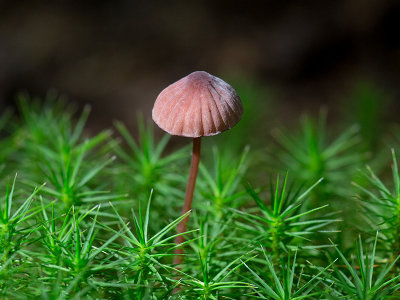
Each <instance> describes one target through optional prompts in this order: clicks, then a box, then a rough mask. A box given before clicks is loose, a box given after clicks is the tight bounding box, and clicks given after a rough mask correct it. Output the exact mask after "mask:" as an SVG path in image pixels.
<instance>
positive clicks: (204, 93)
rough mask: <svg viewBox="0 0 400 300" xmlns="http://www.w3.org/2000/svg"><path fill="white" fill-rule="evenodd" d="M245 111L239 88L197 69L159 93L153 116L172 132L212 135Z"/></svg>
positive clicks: (193, 135) (188, 134) (162, 126)
mask: <svg viewBox="0 0 400 300" xmlns="http://www.w3.org/2000/svg"><path fill="white" fill-rule="evenodd" d="M242 114H243V106H242V102H241V100H240V98H239V96H238V94H237V93H236V91H235V90H234V89H233V88H232V87H231V86H230V85H229V84H228V83H226V82H225V81H223V80H222V79H220V78H218V77H215V76H213V75H211V74H209V73H207V72H204V71H196V72H193V73H191V74H189V75H187V76H186V77H183V78H182V79H180V80H178V81H176V82H175V83H173V84H171V85H170V86H168V87H166V88H165V89H164V90H163V91H161V93H160V94H159V95H158V97H157V99H156V101H155V103H154V107H153V111H152V117H153V120H154V122H155V123H156V124H157V125H158V126H159V127H160V128H161V129H163V130H164V131H166V132H168V133H169V134H171V135H178V136H186V137H193V138H195V137H201V136H211V135H216V134H218V133H221V132H223V131H225V130H228V129H230V128H232V127H233V126H235V125H236V123H237V122H239V120H240V119H241V117H242Z"/></svg>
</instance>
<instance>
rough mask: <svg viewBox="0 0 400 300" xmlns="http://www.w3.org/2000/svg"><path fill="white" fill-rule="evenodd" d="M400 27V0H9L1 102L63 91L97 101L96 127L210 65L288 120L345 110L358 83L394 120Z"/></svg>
mask: <svg viewBox="0 0 400 300" xmlns="http://www.w3.org/2000/svg"><path fill="white" fill-rule="evenodd" d="M399 29H400V1H398V0H393V1H384V0H337V1H319V0H310V1H209V2H207V1H128V0H125V1H123V0H114V1H105V0H104V1H88V0H87V1H66V0H64V1H35V0H31V1H4V0H3V1H0V107H1V108H2V109H4V107H6V106H14V105H15V99H16V95H17V93H18V92H19V91H28V92H29V93H30V94H32V95H39V96H41V95H45V94H46V92H47V91H48V90H49V89H56V90H57V91H58V92H59V93H61V94H63V95H66V96H67V97H68V99H69V100H70V101H73V102H76V103H78V104H80V105H81V104H85V103H89V104H92V108H93V112H92V115H91V119H90V125H91V126H92V127H93V128H104V127H109V126H111V125H112V121H113V120H114V119H119V120H122V121H125V122H127V124H128V125H132V126H133V124H134V123H135V119H136V111H137V110H141V111H142V112H143V113H144V115H145V116H150V115H151V108H152V105H153V102H154V100H155V98H156V96H157V95H158V93H159V92H160V91H161V90H162V89H163V88H164V87H166V86H167V85H168V84H170V83H172V82H174V81H176V80H178V79H179V78H181V77H183V76H185V75H187V74H188V73H190V72H192V71H195V70H205V71H208V72H210V73H212V74H214V75H216V76H218V77H221V78H223V79H225V80H226V81H228V82H230V83H232V85H233V86H234V87H235V88H236V87H237V88H238V90H239V93H240V91H241V90H245V91H246V89H247V92H243V93H244V95H243V94H242V95H241V96H242V98H243V102H244V103H245V102H246V101H247V99H246V97H245V96H246V95H252V97H253V98H254V99H256V100H255V101H256V104H255V105H257V107H258V108H257V110H259V111H265V112H268V111H269V110H272V109H273V108H274V109H275V111H277V112H278V114H279V116H275V118H278V117H279V119H280V121H282V120H283V121H284V122H290V120H293V119H297V117H296V116H297V115H299V113H300V112H302V111H311V112H313V111H317V110H318V109H319V107H320V106H321V105H323V106H327V107H328V108H329V110H330V111H331V112H332V113H331V114H333V115H335V113H337V112H340V111H341V110H343V109H342V107H343V105H347V104H348V102H349V99H351V97H352V95H353V93H355V91H357V89H358V88H359V87H360V86H361V87H362V86H367V87H373V88H371V90H374V91H376V90H379V92H377V93H376V94H377V95H380V96H378V97H381V98H382V101H386V102H385V103H387V104H385V105H388V107H389V108H390V109H387V112H386V115H387V117H390V118H393V119H396V117H397V114H396V109H398V108H399V105H398V104H397V102H398V101H397V100H399V97H400V76H399V75H400V36H399ZM249 89H250V92H249ZM254 90H255V91H256V92H254ZM251 91H253V92H251ZM277 106H279V107H280V108H279V109H278V110H276V107H277ZM345 107H347V108H348V109H349V110H351V108H350V106H345ZM272 119H273V118H272Z"/></svg>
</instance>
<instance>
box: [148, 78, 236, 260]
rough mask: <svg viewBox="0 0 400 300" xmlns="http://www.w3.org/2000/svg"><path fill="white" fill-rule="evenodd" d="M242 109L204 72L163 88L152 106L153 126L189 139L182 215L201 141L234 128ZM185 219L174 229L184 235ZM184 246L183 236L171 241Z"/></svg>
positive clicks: (188, 201) (229, 89) (226, 86)
mask: <svg viewBox="0 0 400 300" xmlns="http://www.w3.org/2000/svg"><path fill="white" fill-rule="evenodd" d="M242 114H243V106H242V103H241V100H240V98H239V96H238V94H237V93H236V91H235V90H234V89H233V88H232V87H231V86H230V85H229V84H227V83H226V82H225V81H223V80H222V79H220V78H218V77H215V76H213V75H211V74H209V73H207V72H204V71H196V72H193V73H191V74H189V75H187V76H186V77H183V78H182V79H180V80H178V81H177V82H175V83H173V84H171V85H170V86H168V87H167V88H165V89H164V90H163V91H162V92H161V93H160V94H159V95H158V97H157V99H156V102H155V103H154V107H153V111H152V117H153V120H154V122H155V123H156V124H157V125H158V126H159V127H160V128H161V129H163V130H164V131H166V132H168V133H169V134H171V135H177V136H185V137H191V138H193V151H192V161H191V165H190V174H189V179H188V183H187V187H186V195H185V202H184V205H183V209H182V214H185V213H186V212H188V211H189V210H190V209H191V207H192V199H193V193H194V188H195V184H196V178H197V173H198V169H199V162H200V146H201V137H203V136H211V135H216V134H219V133H221V132H223V131H225V130H228V129H230V128H232V127H233V126H235V125H236V123H237V122H239V120H240V119H241V117H242ZM188 220H189V216H187V217H186V218H185V219H184V220H182V222H181V223H180V224H179V225H178V232H179V233H183V232H185V231H186V224H187V222H188ZM175 242H176V244H177V245H179V244H181V243H183V242H184V237H183V235H179V236H177V237H176V240H175ZM175 254H176V255H175V258H174V263H175V264H180V263H182V262H183V258H182V255H181V254H183V249H182V247H180V248H177V249H176V251H175Z"/></svg>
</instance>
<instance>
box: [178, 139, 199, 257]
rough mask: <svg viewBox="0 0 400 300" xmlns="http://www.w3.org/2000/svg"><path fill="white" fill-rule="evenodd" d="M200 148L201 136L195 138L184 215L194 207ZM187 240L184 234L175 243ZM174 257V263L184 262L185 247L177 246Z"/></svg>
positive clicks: (183, 223)
mask: <svg viewBox="0 0 400 300" xmlns="http://www.w3.org/2000/svg"><path fill="white" fill-rule="evenodd" d="M200 148H201V137H197V138H194V139H193V151H192V162H191V164H190V173H189V179H188V183H187V186H186V195H185V202H184V204H183V209H182V215H183V214H185V213H187V212H188V211H189V210H191V208H192V200H193V193H194V188H195V185H196V178H197V173H198V171H199V162H200ZM188 221H189V216H187V217H186V218H185V219H183V220H182V221H181V222H180V223H179V225H178V233H183V232H185V231H186V224H187V222H188ZM184 241H185V239H184V237H183V235H179V236H177V237H176V238H175V244H177V245H179V244H182V243H183V242H184ZM175 254H176V255H175V257H174V264H181V263H183V255H182V254H183V247H179V248H176V250H175Z"/></svg>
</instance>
